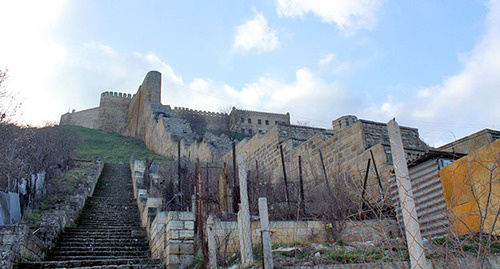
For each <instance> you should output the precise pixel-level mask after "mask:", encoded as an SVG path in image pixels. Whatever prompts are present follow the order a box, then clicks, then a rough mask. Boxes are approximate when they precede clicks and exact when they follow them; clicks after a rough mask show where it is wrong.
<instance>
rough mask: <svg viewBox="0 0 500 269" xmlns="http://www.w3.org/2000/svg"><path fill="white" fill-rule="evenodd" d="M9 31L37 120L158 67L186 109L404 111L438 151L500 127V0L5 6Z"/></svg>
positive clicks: (406, 120) (168, 98)
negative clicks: (483, 131)
mask: <svg viewBox="0 0 500 269" xmlns="http://www.w3.org/2000/svg"><path fill="white" fill-rule="evenodd" d="M0 25H2V31H1V33H0V68H8V70H9V79H8V83H7V85H6V86H7V89H8V90H10V91H11V92H14V93H16V95H17V96H18V99H19V100H21V101H22V103H23V107H22V110H21V112H22V113H20V115H19V116H18V119H19V120H22V121H23V122H24V123H28V124H41V123H42V122H44V121H47V120H49V121H58V120H59V117H60V115H61V114H63V113H65V112H68V111H70V109H76V110H82V109H86V108H90V107H95V106H97V105H98V103H99V94H100V93H101V92H103V91H106V90H112V91H119V92H126V93H135V92H136V90H137V88H138V86H139V85H140V83H141V82H142V80H143V78H144V76H145V75H146V73H147V72H148V71H149V70H158V71H160V72H161V73H162V74H163V84H162V88H163V89H162V102H163V104H169V105H172V106H185V107H190V108H195V109H202V110H212V111H219V110H220V109H221V108H222V107H227V106H228V105H233V106H236V107H239V108H244V109H256V110H263V111H272V112H283V113H284V112H287V111H288V112H290V113H291V115H292V122H297V121H300V122H304V121H307V122H310V123H311V124H312V125H314V126H319V127H325V128H329V127H331V121H332V120H333V119H335V118H337V117H340V116H342V115H346V114H354V115H357V116H358V118H363V119H370V120H375V121H382V122H387V121H388V120H390V119H392V118H393V117H396V120H397V121H398V122H399V123H400V124H401V125H407V126H412V127H417V128H419V130H420V134H421V136H422V138H423V139H424V140H425V141H426V142H428V143H429V144H431V145H435V146H437V145H441V144H443V143H446V142H450V141H452V140H454V139H455V138H460V137H462V136H465V135H468V134H471V133H473V132H476V131H479V130H481V129H484V128H492V129H500V1H499V0H492V1H482V0H469V1H456V0H441V1H436V0H415V1H388V0H255V1H220V0H212V1H185V0H175V1H173V0H172V1H159V0H158V1H155V0H147V1H124V0H120V1H118V0H116V1H113V0H107V1H97V0H85V1H83V0H74V1H65V0H54V1H53V0H46V1H23V0H12V1H9V0H0Z"/></svg>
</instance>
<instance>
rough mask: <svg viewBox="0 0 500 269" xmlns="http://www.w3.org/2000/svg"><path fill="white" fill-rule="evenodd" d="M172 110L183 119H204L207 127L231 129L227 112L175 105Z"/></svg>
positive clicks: (222, 129) (223, 129)
mask: <svg viewBox="0 0 500 269" xmlns="http://www.w3.org/2000/svg"><path fill="white" fill-rule="evenodd" d="M172 111H173V112H174V113H175V114H177V116H178V117H179V118H181V119H186V120H190V119H193V118H194V119H197V118H200V119H202V120H203V121H204V122H205V129H211V130H221V131H229V130H228V129H229V115H228V114H226V113H218V112H210V111H201V110H193V109H189V108H185V107H175V108H174V109H173V110H172Z"/></svg>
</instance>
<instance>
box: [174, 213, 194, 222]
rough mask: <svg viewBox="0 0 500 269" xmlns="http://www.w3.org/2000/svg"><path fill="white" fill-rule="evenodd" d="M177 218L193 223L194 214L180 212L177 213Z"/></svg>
mask: <svg viewBox="0 0 500 269" xmlns="http://www.w3.org/2000/svg"><path fill="white" fill-rule="evenodd" d="M177 213H178V215H177V218H178V219H179V220H191V221H194V213H193V212H187V211H182V212H177Z"/></svg>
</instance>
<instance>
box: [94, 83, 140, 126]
mask: <svg viewBox="0 0 500 269" xmlns="http://www.w3.org/2000/svg"><path fill="white" fill-rule="evenodd" d="M131 101H132V95H131V94H125V93H118V92H103V93H101V100H100V102H99V116H98V120H97V129H101V130H104V131H108V132H115V133H119V134H122V133H123V132H124V131H125V130H126V129H127V122H128V108H129V106H130V103H131Z"/></svg>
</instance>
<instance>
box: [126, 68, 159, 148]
mask: <svg viewBox="0 0 500 269" xmlns="http://www.w3.org/2000/svg"><path fill="white" fill-rule="evenodd" d="M160 92H161V74H160V72H158V71H150V72H148V74H147V75H146V77H145V78H144V81H143V82H142V84H141V86H140V87H139V89H138V91H137V93H136V94H135V96H134V97H133V98H132V100H131V102H130V106H129V109H128V126H127V132H126V133H127V134H128V135H130V136H133V137H136V138H139V139H142V140H145V137H146V130H148V127H151V126H154V125H151V126H148V124H150V123H152V120H153V119H152V117H153V111H152V110H151V107H150V105H151V104H155V105H161V102H160V98H161V95H160Z"/></svg>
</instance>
